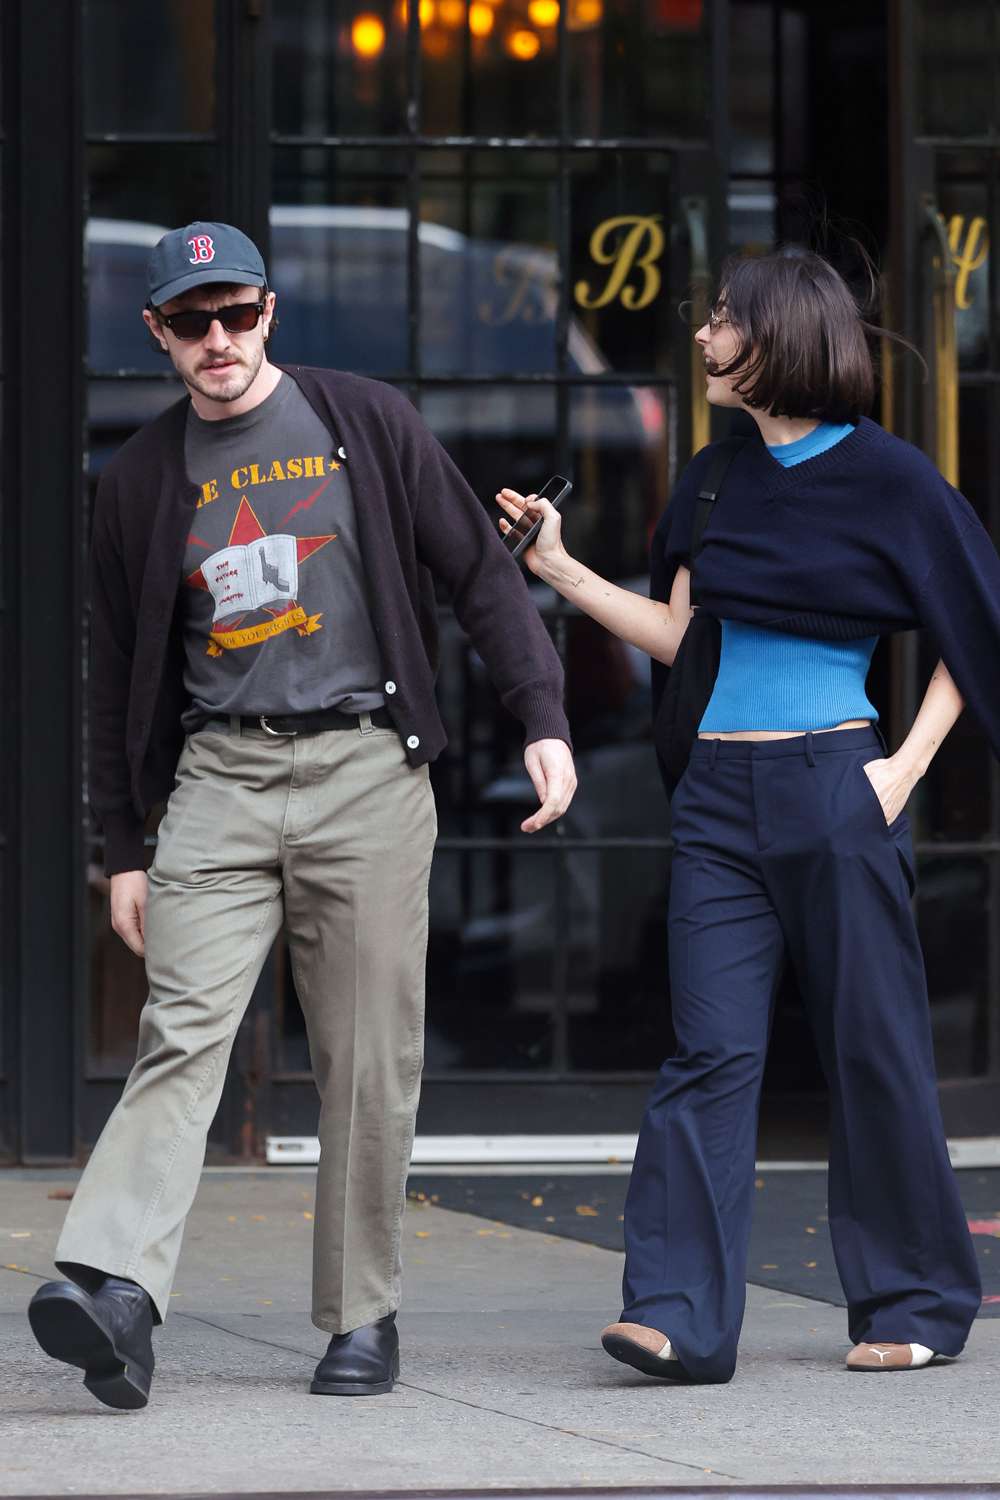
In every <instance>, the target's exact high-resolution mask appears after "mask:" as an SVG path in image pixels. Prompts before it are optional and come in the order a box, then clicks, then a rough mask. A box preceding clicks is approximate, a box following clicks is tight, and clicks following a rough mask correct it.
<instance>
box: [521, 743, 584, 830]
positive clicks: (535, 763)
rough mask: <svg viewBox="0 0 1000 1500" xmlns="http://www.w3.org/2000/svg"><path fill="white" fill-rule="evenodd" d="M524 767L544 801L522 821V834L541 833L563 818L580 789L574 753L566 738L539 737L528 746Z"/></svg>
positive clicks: (539, 797)
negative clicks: (539, 831) (541, 830)
mask: <svg viewBox="0 0 1000 1500" xmlns="http://www.w3.org/2000/svg"><path fill="white" fill-rule="evenodd" d="M524 766H525V770H526V771H527V773H528V775H529V776H530V777H531V782H532V785H533V786H534V788H535V791H536V792H537V793H538V800H539V802H540V803H541V804H542V805H541V807H540V808H539V809H538V811H537V812H536V813H533V814H532V816H531V817H530V818H525V820H524V822H523V823H522V824H521V832H522V833H537V832H538V830H539V829H540V828H544V827H545V825H546V824H547V823H554V822H555V820H556V818H561V817H562V815H563V813H564V812H565V811H566V809H567V807H569V805H570V803H571V802H572V800H573V793H574V792H575V791H576V771H575V770H574V769H573V756H572V754H571V752H570V748H569V746H568V745H567V744H566V742H565V740H535V741H533V743H532V744H530V745H528V746H526V747H525V751H524Z"/></svg>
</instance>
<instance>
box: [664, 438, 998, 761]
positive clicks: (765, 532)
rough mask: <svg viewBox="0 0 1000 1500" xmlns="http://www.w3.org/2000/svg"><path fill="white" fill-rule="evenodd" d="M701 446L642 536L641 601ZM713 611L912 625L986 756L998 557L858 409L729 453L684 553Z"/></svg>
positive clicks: (677, 560)
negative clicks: (839, 434) (646, 549)
mask: <svg viewBox="0 0 1000 1500" xmlns="http://www.w3.org/2000/svg"><path fill="white" fill-rule="evenodd" d="M713 446H714V445H711V444H710V445H709V446H708V447H707V448H703V449H702V450H701V452H699V453H696V454H695V456H694V458H693V459H692V460H691V462H690V463H689V464H688V466H687V468H686V469H685V470H684V472H683V474H682V475H681V477H680V480H679V481H678V484H677V486H676V489H675V491H674V493H673V495H672V497H671V500H670V504H669V506H668V507H667V510H666V511H665V512H664V515H663V517H662V518H661V520H660V523H659V525H658V526H657V529H656V533H655V535H654V538H653V547H652V556H651V564H652V586H651V592H652V595H653V597H654V598H660V599H666V598H668V597H669V593H670V586H671V584H672V582H673V577H674V574H675V573H676V571H677V568H678V566H679V565H680V564H682V563H683V564H687V562H688V560H689V558H688V553H689V549H690V541H691V522H692V517H693V511H694V505H695V501H696V499H697V496H698V489H699V486H700V483H701V480H702V477H703V475H704V473H705V470H706V467H707V463H708V458H709V455H710V453H711V451H712V447H713ZM697 572H698V595H699V602H700V604H701V607H702V608H703V609H705V610H707V611H708V612H709V613H711V614H713V615H716V616H718V618H720V619H728V620H742V621H745V622H746V623H748V624H754V625H767V626H770V627H772V628H773V629H778V630H785V631H789V632H792V633H794V634H799V635H810V636H818V637H820V638H823V639H828V640H829V639H833V640H837V639H839V640H850V639H855V638H858V637H861V636H869V635H889V634H892V633H893V632H895V631H900V630H912V629H919V628H926V629H927V630H928V631H929V632H930V634H931V636H932V637H933V638H934V640H935V642H936V644H937V647H938V650H939V654H940V655H941V657H942V659H943V660H944V663H945V665H946V666H947V668H948V670H949V672H950V673H951V675H952V677H953V678H954V679H955V682H956V684H957V686H958V689H959V692H960V693H961V694H962V696H963V698H964V699H965V701H966V703H967V704H968V705H969V707H970V708H971V709H972V710H973V712H974V713H975V714H976V716H977V718H978V719H979V720H980V722H981V723H982V725H983V727H984V729H985V730H986V733H987V734H988V736H989V738H990V741H991V743H992V746H993V749H994V752H995V753H996V754H997V755H998V756H1000V557H998V556H997V551H996V548H995V547H994V545H993V543H992V541H991V540H990V537H989V535H988V534H987V532H986V530H985V529H984V527H983V525H982V523H981V522H980V520H979V518H978V516H977V515H976V512H975V510H974V509H973V508H972V506H971V505H970V504H969V502H968V501H967V500H966V499H965V497H964V496H963V495H961V494H959V492H958V491H957V490H956V489H953V488H952V486H951V485H950V484H948V483H947V481H946V480H945V479H943V478H942V476H941V475H940V474H939V473H938V471H937V469H936V468H935V467H934V465H933V464H932V463H931V462H930V460H929V459H928V458H927V457H926V456H925V455H924V454H923V453H921V452H920V450H919V449H917V448H915V447H913V446H912V445H911V444H910V443H906V442H903V441H902V440H901V439H900V438H896V437H893V436H892V435H891V434H889V433H887V432H885V431H884V430H883V429H882V428H881V427H879V426H878V425H877V423H875V422H872V421H870V420H869V419H868V418H866V417H863V418H862V419H861V421H860V422H859V424H858V426H857V427H856V428H855V430H854V432H852V433H851V434H850V435H849V436H848V437H846V438H844V439H843V441H842V442H840V443H838V444H837V445H836V446H835V447H833V448H829V449H827V450H826V452H824V453H820V454H817V456H816V457H815V458H811V459H807V460H806V461H805V462H804V463H801V464H797V465H795V466H794V467H793V468H783V467H782V466H781V465H780V464H779V463H778V462H777V460H776V459H774V458H773V457H772V456H771V454H770V453H768V451H767V448H766V446H765V444H764V442H763V440H762V439H761V438H760V436H759V435H758V434H754V435H753V436H752V437H750V438H749V439H748V441H747V442H746V443H745V444H744V446H743V448H742V449H741V450H740V451H739V452H738V454H737V456H736V458H735V459H734V460H733V462H732V464H731V466H730V468H729V472H728V473H727V475H726V479H725V483H724V484H723V487H722V489H721V491H720V494H719V499H718V501H717V503H716V505H715V507H714V509H713V512H712V516H711V519H710V521H709V523H708V526H707V527H706V529H705V534H704V537H703V540H702V549H701V552H700V554H699V556H698V569H697Z"/></svg>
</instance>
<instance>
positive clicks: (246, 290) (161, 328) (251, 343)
mask: <svg viewBox="0 0 1000 1500" xmlns="http://www.w3.org/2000/svg"><path fill="white" fill-rule="evenodd" d="M262 296H263V292H262V290H261V288H260V287H256V286H212V285H208V286H197V287H193V288H192V289H191V291H189V292H183V293H182V294H181V296H179V297H173V298H172V299H171V300H170V301H169V302H165V303H164V304H163V306H162V307H161V308H160V309H159V312H161V313H163V314H164V315H165V316H167V317H170V316H171V315H172V314H173V313H177V312H188V311H193V310H194V309H199V310H203V311H207V312H214V311H215V310H216V309H217V308H220V307H231V306H232V305H233V304H234V303H236V302H259V301H260V300H261V297H262ZM274 301H275V297H274V293H273V292H268V293H267V297H266V301H265V306H264V312H263V315H262V317H261V319H260V321H259V322H258V323H257V325H256V327H255V328H252V329H251V330H250V332H249V333H227V332H226V330H225V329H224V328H223V326H222V324H221V323H220V322H219V321H218V320H217V319H216V320H215V321H214V322H213V323H212V324H211V325H210V326H209V330H208V332H207V333H206V334H205V336H204V338H201V339H179V338H177V337H176V335H175V334H174V333H173V332H172V331H171V330H170V329H169V328H168V327H167V326H166V324H165V323H161V321H160V319H159V318H158V317H157V315H156V313H152V312H150V311H149V310H148V308H147V309H146V310H145V311H144V312H143V317H144V319H145V321H146V326H147V327H148V329H149V331H150V332H151V333H152V335H153V337H154V338H155V339H156V340H157V342H158V343H159V344H160V346H161V348H163V349H164V350H165V351H166V353H167V354H169V355H170V358H171V360H172V362H173V366H174V369H175V370H176V371H177V373H178V375H180V377H181V379H182V380H183V381H184V384H185V385H186V386H187V387H188V388H189V389H190V390H193V391H197V392H198V393H199V394H200V395H202V396H205V397H207V398H208V399H209V400H210V401H222V402H230V401H238V400H239V399H240V397H241V396H243V395H245V393H246V392H247V390H249V388H250V386H251V385H252V384H253V382H254V380H255V379H256V377H257V372H258V371H259V370H260V367H261V364H262V363H263V360H264V341H265V338H266V336H267V331H268V328H269V326H270V323H271V316H272V314H273V312H274Z"/></svg>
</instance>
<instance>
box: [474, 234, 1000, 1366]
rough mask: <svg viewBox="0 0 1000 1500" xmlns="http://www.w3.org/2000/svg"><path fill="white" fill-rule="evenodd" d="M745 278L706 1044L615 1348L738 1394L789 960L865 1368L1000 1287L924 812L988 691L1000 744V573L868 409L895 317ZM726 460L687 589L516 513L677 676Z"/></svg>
mask: <svg viewBox="0 0 1000 1500" xmlns="http://www.w3.org/2000/svg"><path fill="white" fill-rule="evenodd" d="M721 286H722V290H721V293H720V296H719V299H718V301H717V302H716V305H715V306H714V308H713V310H712V312H711V314H710V316H709V319H708V322H707V323H706V324H705V326H704V327H703V328H700V329H699V330H698V332H697V333H696V334H695V340H696V342H697V343H698V345H699V347H700V348H701V350H702V351H703V353H704V357H705V369H706V381H707V387H708V399H709V401H711V402H712V403H713V405H716V406H723V407H739V408H742V409H743V410H744V411H747V412H749V414H750V415H751V416H752V417H753V419H754V421H755V423H756V427H757V432H756V433H755V434H754V435H753V436H752V437H750V438H749V439H748V440H747V441H746V443H745V444H744V446H743V447H742V449H741V450H740V451H739V452H738V453H737V455H736V456H735V458H734V459H733V460H732V462H731V465H730V467H729V470H728V472H727V474H726V478H725V480H724V483H723V485H722V488H721V491H720V494H719V498H718V501H717V503H716V505H715V507H714V510H713V513H712V516H711V519H710V520H709V522H708V525H707V527H706V529H705V532H704V537H703V541H702V547H701V551H700V552H699V554H698V561H697V580H698V599H699V606H700V607H703V608H705V609H706V610H707V611H709V613H711V614H712V615H715V616H717V617H718V618H719V619H720V620H721V621H722V654H721V662H720V667H719V672H718V677H717V680H716V684H715V688H714V691H713V694H712V697H711V701H710V702H709V705H708V708H707V710H706V712H705V715H704V718H703V720H702V722H701V726H700V730H699V734H698V738H697V740H696V741H695V744H694V747H693V751H692V754H691V758H690V761H689V764H688V767H687V770H686V772H685V774H684V776H683V778H682V780H681V783H680V785H679V786H678V788H677V791H676V793H675V795H674V798H673V803H672V824H673V837H674V841H675V853H674V858H673V866H672V877H671V892H670V914H669V945H670V955H669V957H670V983H671V996H672V1006H673V1022H674V1030H675V1033H676V1036H677V1053H676V1055H675V1056H674V1057H672V1058H670V1059H669V1060H668V1061H667V1062H666V1063H665V1065H664V1067H663V1069H662V1071H661V1072H660V1075H659V1077H658V1080H657V1083H656V1085H655V1087H654V1089H653V1092H652V1095H651V1098H650V1101H649V1105H648V1108H647V1110H646V1114H645V1117H644V1119H643V1123H642V1129H641V1131H640V1135H639V1142H638V1147H637V1151H636V1158H635V1166H634V1169H633V1173H632V1180H631V1183H630V1186H629V1193H628V1200H627V1204H626V1212H625V1243H626V1262H625V1278H624V1304H625V1305H624V1309H623V1311H622V1314H621V1318H620V1321H619V1322H617V1323H614V1324H612V1325H611V1326H610V1327H609V1328H607V1329H605V1331H604V1334H603V1343H604V1347H605V1348H606V1349H607V1351H608V1352H609V1353H610V1354H611V1355H613V1356H614V1357H615V1358H616V1359H619V1360H622V1361H624V1362H625V1363H626V1364H629V1365H633V1366H634V1367H635V1368H637V1369H639V1370H642V1371H644V1372H645V1373H646V1374H649V1375H656V1376H660V1377H666V1378H673V1379H680V1380H691V1381H712V1382H715V1381H727V1380H730V1379H731V1378H732V1375H733V1372H734V1369H735V1365H736V1350H737V1341H738V1338H739V1333H740V1327H741V1324H742V1319H743V1308H744V1301H745V1273H746V1257H747V1244H748V1238H749V1229H750V1213H751V1203H752V1198H753V1167H754V1146H755V1138H756V1124H757V1110H758V1102H759V1097H760V1082H761V1074H762V1071H763V1066H764V1056H765V1052H766V1047H767V1040H768V1033H769V1028H770V1022H771V1015H772V1009H773V1002H774V996H775V991H776V988H777V985H778V981H779V977H780V974H781V970H782V968H783V966H784V964H785V963H786V962H787V963H790V964H791V965H792V967H793V969H794V971H795V973H796V977H797V980H798V985H799V988H800V990H801V992H802V995H803V999H804V1003H805V1006H806V1010H807V1012H808V1015H809V1019H810V1023H811V1026H812V1029H813V1032H814V1035H815V1038H816V1042H817V1046H818V1049H819V1053H820V1057H821V1060H822V1063H823V1067H824V1071H825V1074H826V1077H827V1081H828V1084H829V1089H830V1096H831V1122H830V1176H829V1207H830V1231H831V1235H832V1239H833V1245H834V1253H835V1256H836V1261H837V1267H838V1271H839V1273H840V1277H841V1281H842V1283H843V1286H844V1291H845V1293H846V1296H847V1304H848V1326H849V1331H850V1336H851V1340H852V1343H853V1344H854V1348H853V1349H852V1350H851V1352H850V1353H849V1354H848V1356H847V1363H848V1366H849V1367H850V1368H851V1369H852V1370H877V1371H888V1370H904V1369H909V1370H912V1369H915V1368H917V1367H919V1366H921V1365H924V1364H927V1363H929V1362H930V1361H931V1360H932V1359H933V1358H934V1357H935V1356H955V1355H957V1354H959V1353H960V1352H961V1350H962V1347H963V1345H964V1343H965V1340H966V1336H967V1334H968V1331H969V1328H970V1325H971V1323H972V1320H973V1319H974V1317H975V1315H976V1311H977V1308H978V1306H979V1301H980V1285H979V1276H978V1270H977V1264H976V1257H975V1253H974V1250H973V1248H972V1242H971V1239H970V1237H969V1232H968V1228H967V1226H966V1221H965V1215H964V1213H963V1211H962V1205H961V1202H960V1200H959V1197H958V1192H957V1189H956V1184H955V1178H954V1175H953V1173H952V1170H951V1167H950V1164H949V1160H948V1152H947V1148H946V1143H945V1138H944V1131H943V1127H942V1123H941V1118H940V1114H939V1110H938V1102H937V1092H936V1082H935V1074H934V1060H933V1050H932V1043H931V1033H930V1024H929V1013H928V1005H927V992H926V985H925V979H924V969H923V960H922V955H921V952H920V947H919V942H918V938H917V933H916V928H915V923H914V919H913V914H912V910H911V904H910V898H911V895H912V890H913V879H914V861H913V851H912V845H911V840H910V833H909V828H908V824H907V820H906V817H905V814H904V812H903V809H904V806H905V804H906V801H907V799H908V797H909V795H910V793H911V791H912V790H913V788H914V786H915V785H916V783H917V781H918V780H919V779H920V777H921V776H922V775H923V774H924V773H925V772H926V770H927V767H928V765H929V764H930V761H931V759H932V757H933V756H934V754H935V752H936V751H937V749H938V748H939V747H940V745H941V743H942V741H943V740H944V738H945V736H946V734H947V733H948V731H949V730H950V729H951V727H952V725H953V724H954V722H955V720H956V719H957V717H958V715H959V713H960V712H961V710H962V707H963V700H966V701H968V702H969V703H970V705H971V706H972V708H973V709H974V711H975V712H976V713H977V714H978V715H979V717H980V718H981V720H982V721H983V723H984V724H985V727H986V728H987V731H988V733H989V734H990V738H991V740H992V743H993V747H994V749H995V750H997V751H998V753H1000V684H998V678H997V665H996V664H997V661H998V660H1000V559H998V558H997V555H996V551H995V550H994V548H993V545H992V543H991V542H990V540H989V537H988V536H987V535H986V533H985V532H984V531H983V529H982V527H981V526H980V524H979V522H978V520H977V519H976V516H975V513H974V512H973V510H972V508H971V506H969V505H968V503H967V502H966V501H965V500H964V499H963V497H962V496H961V495H959V494H958V493H957V492H956V491H955V490H953V489H952V488H951V487H950V486H949V485H948V484H946V483H945V481H944V480H943V479H942V478H941V476H940V475H939V474H938V472H937V471H936V469H935V468H934V467H933V465H932V464H931V463H930V462H929V461H928V460H927V459H926V458H925V457H924V456H923V455H922V454H921V453H919V452H918V451H917V450H916V449H914V448H912V447H911V446H910V445H909V444H907V443H904V442H902V441H900V440H899V439H897V438H894V437H892V436H890V435H889V434H887V433H885V432H884V431H883V430H882V429H881V428H880V427H878V426H877V425H876V424H875V423H873V422H871V421H869V420H868V419H867V418H866V417H865V416H864V415H863V413H864V412H865V411H866V410H867V408H868V407H869V406H870V404H871V401H872V397H873V390H874V377H873V370H872V363H871V358H870V354H869V350H868V343H867V339H866V328H867V325H866V324H864V323H863V321H862V320H861V318H860V316H859V314H858V311H857V308H856V306H855V304H854V301H853V299H852V297H851V295H850V293H849V291H848V289H847V287H846V285H845V284H844V282H843V281H842V279H841V278H840V277H839V275H838V274H837V273H836V272H835V271H834V270H833V269H832V267H830V266H829V265H828V264H827V263H826V262H825V261H823V260H822V259H820V258H819V257H818V256H814V255H810V254H794V255H789V254H785V253H776V254H772V255H767V256H762V257H759V258H740V259H735V260H733V261H731V262H729V263H728V264H727V266H726V268H725V269H724V273H723V277H722V281H721ZM868 331H869V332H870V331H871V330H868ZM711 454H712V446H711V445H710V446H709V447H708V448H706V449H704V450H702V452H701V453H698V454H696V455H695V457H694V458H693V459H692V461H691V463H690V464H689V465H688V467H687V469H686V470H685V471H684V473H683V475H682V476H681V479H680V481H679V484H678V486H677V489H676V491H675V494H674V496H673V498H672V501H671V504H670V507H669V509H668V511H667V514H666V515H665V517H664V519H663V522H662V523H661V526H660V527H659V528H658V530H657V535H656V537H655V539H654V565H655V567H656V568H657V570H658V572H659V575H660V576H661V577H664V576H665V577H666V578H667V579H668V580H669V585H668V587H667V589H666V590H665V593H664V598H663V600H662V601H661V600H656V599H647V598H644V597H641V596H639V595H636V594H633V593H631V592H629V591H628V590H624V589H621V588H618V587H616V586H615V585H613V584H611V583H609V582H608V581H607V580H605V579H603V578H601V577H599V576H598V575H597V574H596V573H593V572H592V571H591V570H590V569H589V568H586V567H583V566H582V565H581V564H579V563H577V562H576V561H575V560H574V559H573V558H572V557H571V556H570V555H569V554H568V553H567V551H566V550H565V548H564V547H563V545H562V542H561V538H560V525H559V517H558V514H557V513H556V512H555V511H553V510H552V508H551V506H548V505H547V504H544V503H543V504H542V505H541V506H536V505H535V504H534V502H533V500H532V499H531V497H529V499H528V501H527V502H525V501H524V500H522V498H521V496H520V495H518V494H517V493H516V492H514V491H511V490H504V491H503V492H502V493H501V494H500V495H498V497H497V500H498V503H499V504H500V505H501V507H502V508H503V510H504V511H505V512H506V513H507V515H509V516H511V517H516V516H517V515H519V513H520V511H521V509H522V508H523V506H524V505H525V504H527V507H528V510H529V511H531V512H537V513H539V514H542V515H544V525H543V528H542V530H541V532H540V534H539V537H538V541H537V544H536V545H535V547H534V548H533V549H532V550H531V551H530V552H529V553H528V555H527V557H526V561H527V563H528V566H529V567H530V569H531V570H532V572H533V573H535V574H536V575H537V576H538V577H539V578H541V579H544V580H545V581H546V582H548V583H550V584H551V585H552V586H553V587H554V588H555V589H556V590H557V591H558V592H559V593H561V594H562V595H564V597H566V598H567V599H571V600H572V601H573V603H574V604H575V605H577V606H578V607H579V608H580V609H582V610H584V611H585V612H586V613H587V614H589V615H591V616H593V618H594V619H595V620H598V621H599V622H600V623H601V624H603V625H605V626H606V627H607V628H608V629H609V630H611V631H612V632H614V634H616V635H618V636H620V637H621V638H622V639H623V640H625V641H628V642H630V643H631V644H633V645H635V646H638V647H640V648H642V649H643V650H645V651H647V652H648V653H649V655H650V656H651V657H652V658H653V661H654V666H655V665H656V664H657V663H662V664H665V665H667V666H669V665H670V663H671V662H672V661H673V659H674V655H675V653H676V651H677V648H678V645H679V643H680V640H681V637H682V636H683V634H684V631H685V629H686V627H687V624H688V621H689V619H690V618H691V613H692V610H691V603H690V591H689V581H690V572H689V568H688V566H687V564H688V562H689V557H688V549H689V545H690V538H691V526H692V516H693V508H694V504H695V500H696V498H697V494H698V489H699V484H700V482H701V479H702V476H703V475H704V474H705V471H706V468H707V466H708V463H709V462H710V457H711ZM500 524H501V527H502V528H503V529H507V528H508V527H509V524H510V523H509V522H508V521H506V520H503V521H501V523H500ZM664 570H665V571H664ZM918 625H923V626H926V627H928V628H929V629H930V631H931V632H932V633H933V635H934V638H935V641H936V643H937V646H938V649H939V650H940V654H941V657H942V661H941V662H940V663H939V664H938V666H937V668H936V670H935V672H934V674H933V676H932V678H931V682H930V685H929V686H928V689H927V693H926V696H925V697H924V700H923V703H922V705H921V707H920V710H919V712H918V714H917V716H916V718H915V720H914V723H913V725H912V727H911V729H910V732H909V734H908V735H907V736H906V739H905V740H904V742H903V744H902V745H901V746H900V748H899V749H898V750H897V751H896V752H895V754H893V755H886V754H885V753H884V748H883V742H882V740H881V737H880V735H879V733H878V731H877V730H876V729H875V727H874V726H875V721H876V719H877V717H878V716H877V714H876V712H875V709H874V708H873V707H872V705H871V703H870V702H869V701H868V698H867V696H866V693H865V678H866V675H867V671H868V666H869V663H870V659H871V655H872V652H873V650H874V648H875V645H876V644H877V640H878V637H879V636H882V635H887V634H889V633H891V632H892V631H897V630H905V629H910V628H913V627H916V626H918ZM956 683H957V684H958V686H956Z"/></svg>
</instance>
